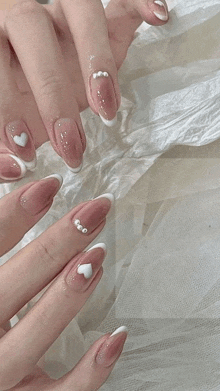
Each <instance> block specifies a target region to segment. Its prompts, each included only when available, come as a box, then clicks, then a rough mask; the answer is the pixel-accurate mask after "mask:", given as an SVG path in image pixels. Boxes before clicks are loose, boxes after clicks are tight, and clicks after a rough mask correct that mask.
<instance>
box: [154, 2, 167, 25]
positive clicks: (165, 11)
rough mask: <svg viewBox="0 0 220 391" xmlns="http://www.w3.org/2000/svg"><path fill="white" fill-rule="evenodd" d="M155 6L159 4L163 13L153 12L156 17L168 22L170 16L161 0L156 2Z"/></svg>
mask: <svg viewBox="0 0 220 391" xmlns="http://www.w3.org/2000/svg"><path fill="white" fill-rule="evenodd" d="M154 4H157V5H159V6H160V7H161V13H160V12H157V11H153V12H154V15H155V16H156V17H157V18H158V19H160V20H162V21H166V20H168V14H167V10H166V7H165V5H164V3H163V2H162V1H161V0H154Z"/></svg>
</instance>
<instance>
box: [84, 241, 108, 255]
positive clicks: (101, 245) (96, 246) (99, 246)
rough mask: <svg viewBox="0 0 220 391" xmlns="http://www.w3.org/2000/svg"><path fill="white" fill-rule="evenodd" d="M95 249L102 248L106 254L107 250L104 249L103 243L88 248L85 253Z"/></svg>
mask: <svg viewBox="0 0 220 391" xmlns="http://www.w3.org/2000/svg"><path fill="white" fill-rule="evenodd" d="M95 248H102V249H103V250H104V251H105V253H106V252H107V248H106V244H105V243H97V244H95V245H94V246H92V247H91V248H89V249H88V250H87V251H86V252H89V251H91V250H94V249H95Z"/></svg>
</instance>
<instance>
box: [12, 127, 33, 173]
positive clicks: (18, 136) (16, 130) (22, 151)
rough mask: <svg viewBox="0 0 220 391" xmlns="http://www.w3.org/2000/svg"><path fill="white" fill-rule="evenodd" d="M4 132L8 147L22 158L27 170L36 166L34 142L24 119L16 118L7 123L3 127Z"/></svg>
mask: <svg viewBox="0 0 220 391" xmlns="http://www.w3.org/2000/svg"><path fill="white" fill-rule="evenodd" d="M5 133H6V136H7V139H8V141H9V144H10V149H11V150H12V151H13V152H14V153H15V154H16V155H17V156H19V158H20V159H22V160H23V162H24V164H25V165H26V167H27V169H28V170H32V169H34V168H35V167H36V152H35V147H34V142H33V140H32V137H31V133H30V131H29V129H28V127H27V125H26V124H25V123H24V121H21V120H18V121H13V122H11V123H9V124H8V125H7V126H6V127H5Z"/></svg>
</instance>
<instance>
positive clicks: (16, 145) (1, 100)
mask: <svg viewBox="0 0 220 391" xmlns="http://www.w3.org/2000/svg"><path fill="white" fill-rule="evenodd" d="M0 52H1V53H2V55H1V56H0V85H1V95H0V113H1V116H0V118H1V120H0V138H1V140H2V142H3V143H4V144H5V146H6V147H7V148H9V149H10V150H11V151H12V154H15V155H17V156H18V157H19V158H20V159H22V160H23V161H24V163H25V164H26V167H27V168H29V169H33V168H34V167H35V165H36V154H35V147H34V142H33V140H32V136H31V132H30V130H29V128H28V126H29V127H30V125H31V124H29V125H28V124H27V123H26V122H27V121H26V118H25V114H22V113H23V97H22V95H21V93H20V91H19V90H18V86H17V83H16V81H15V79H14V78H13V74H12V70H11V65H10V62H11V56H12V54H11V50H10V47H9V43H8V39H7V38H6V35H5V33H4V31H3V30H2V29H1V28H0Z"/></svg>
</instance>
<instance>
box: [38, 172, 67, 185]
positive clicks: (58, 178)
mask: <svg viewBox="0 0 220 391" xmlns="http://www.w3.org/2000/svg"><path fill="white" fill-rule="evenodd" d="M48 178H56V179H57V180H58V182H59V183H60V188H61V186H62V184H63V177H62V176H61V175H60V174H52V175H48V176H46V177H45V178H42V179H48Z"/></svg>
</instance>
